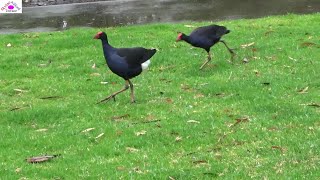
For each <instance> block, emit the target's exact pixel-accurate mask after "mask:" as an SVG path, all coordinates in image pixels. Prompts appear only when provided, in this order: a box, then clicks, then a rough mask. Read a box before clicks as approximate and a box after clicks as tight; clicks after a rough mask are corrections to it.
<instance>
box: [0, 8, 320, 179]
mask: <svg viewBox="0 0 320 180" xmlns="http://www.w3.org/2000/svg"><path fill="white" fill-rule="evenodd" d="M319 22H320V14H319V13H318V14H312V15H292V14H290V15H286V16H274V17H267V18H262V19H250V20H233V21H223V22H216V23H218V24H220V25H225V26H227V27H228V29H230V30H231V33H230V34H228V35H226V36H225V37H224V40H225V41H226V42H227V43H228V45H229V46H230V47H233V48H236V52H237V57H236V59H235V63H234V64H233V65H232V64H230V63H228V62H227V61H226V60H227V59H229V57H230V55H229V53H228V51H227V50H226V48H225V47H224V46H223V45H222V44H217V45H215V46H214V47H213V48H212V52H211V53H212V54H214V55H213V60H212V61H211V62H210V63H209V66H207V67H206V68H205V69H204V70H202V71H199V67H200V65H201V64H202V63H203V62H204V60H205V58H206V53H205V51H203V50H201V49H196V48H192V47H191V46H190V45H188V44H186V43H176V42H175V38H176V36H177V31H182V32H185V33H189V32H191V31H192V29H193V28H190V27H188V26H185V25H192V26H201V25H207V24H211V22H201V23H195V22H185V23H179V24H169V23H168V24H150V25H143V26H128V27H115V28H102V29H79V28H75V29H70V30H67V31H63V32H50V33H49V32H44V33H28V34H13V35H1V48H0V56H1V59H0V129H1V131H0V137H1V140H0V147H1V148H0V155H1V163H0V164H1V166H0V177H1V179H21V178H27V179H152V178H153V179H169V178H174V179H212V178H222V179H235V178H237V179H247V178H255V179H256V178H257V179H262V178H266V179H276V178H280V179H303V178H304V179H317V178H319V177H320V168H319V167H320V148H319V147H320V139H319V137H320V128H319V127H320V121H319V120H320V119H319V117H320V109H319V107H316V106H308V105H311V103H314V105H317V104H318V105H319V104H320V78H319V77H320V76H319V73H320V61H319V55H320V53H319V52H320V49H319V48H320V37H319V32H320V24H319ZM100 30H103V31H106V32H107V33H108V36H109V42H110V43H111V44H112V45H114V46H115V47H134V46H143V47H148V48H151V47H153V48H158V49H159V51H158V52H157V54H156V55H155V56H154V57H153V58H152V64H151V66H150V69H149V70H148V71H147V72H144V73H143V74H141V75H140V76H138V77H136V78H135V79H133V80H132V82H133V83H134V85H135V93H136V100H137V103H136V104H130V95H129V91H128V92H125V93H122V94H120V95H118V96H117V101H116V102H113V101H110V102H107V103H105V104H99V105H97V104H95V103H96V102H97V101H99V100H100V99H102V98H104V97H105V96H107V95H109V94H110V93H112V92H115V91H117V90H119V89H121V88H122V87H123V85H124V81H123V79H121V78H119V77H118V76H116V75H114V74H112V73H111V72H110V70H108V69H107V68H106V65H105V60H104V57H103V54H102V47H101V42H100V41H97V40H93V39H92V38H93V36H94V35H95V34H96V33H97V32H98V31H100ZM253 42H254V44H253V45H252V46H249V47H243V46H242V45H245V44H250V43H253ZM9 43H11V47H7V44H9ZM244 59H247V60H248V61H249V62H248V63H243V60H244ZM49 60H51V61H52V63H51V64H50V65H48V66H44V67H42V66H41V65H40V64H45V63H47V62H48V61H49ZM94 63H96V66H97V68H95V69H93V68H91V66H92V65H93V64H94ZM39 66H40V67H39ZM101 82H108V84H101ZM306 88H308V89H306ZM303 89H306V90H305V91H304V93H300V92H299V91H301V90H302V91H303ZM48 96H59V97H60V98H52V99H41V98H43V97H48ZM14 108H17V109H14ZM19 108H20V109H19ZM117 116H124V117H123V118H115V117H117ZM190 120H193V121H190ZM149 121H150V122H149ZM194 121H196V122H194ZM146 122H149V123H146ZM236 122H239V123H236ZM88 128H95V129H94V130H92V131H89V132H82V131H83V130H85V129H88ZM39 129H40V131H39ZM41 129H45V130H43V131H41ZM139 132H140V133H142V134H140V135H139V136H138V135H137V133H139ZM143 132H145V133H143ZM101 133H104V134H103V135H102V136H101V137H100V138H96V137H97V136H98V135H99V134H101ZM44 154H61V155H62V156H61V157H59V158H56V159H53V160H52V161H50V162H46V163H42V164H29V163H27V162H26V161H25V158H28V157H32V156H38V155H44Z"/></svg>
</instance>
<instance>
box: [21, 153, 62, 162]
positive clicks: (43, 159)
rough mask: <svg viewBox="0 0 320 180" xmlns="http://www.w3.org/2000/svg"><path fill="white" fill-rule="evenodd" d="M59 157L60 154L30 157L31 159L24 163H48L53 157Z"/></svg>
mask: <svg viewBox="0 0 320 180" xmlns="http://www.w3.org/2000/svg"><path fill="white" fill-rule="evenodd" d="M58 156H60V154H57V155H45V156H36V157H31V158H27V159H26V161H27V162H28V163H42V162H46V161H49V160H51V159H53V158H55V157H58Z"/></svg>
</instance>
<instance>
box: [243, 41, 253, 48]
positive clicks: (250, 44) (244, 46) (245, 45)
mask: <svg viewBox="0 0 320 180" xmlns="http://www.w3.org/2000/svg"><path fill="white" fill-rule="evenodd" d="M254 44H255V43H254V42H252V43H248V44H242V45H241V47H242V48H247V47H250V46H252V45H254Z"/></svg>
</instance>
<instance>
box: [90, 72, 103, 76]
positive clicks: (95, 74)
mask: <svg viewBox="0 0 320 180" xmlns="http://www.w3.org/2000/svg"><path fill="white" fill-rule="evenodd" d="M90 76H101V74H100V73H91V74H90Z"/></svg>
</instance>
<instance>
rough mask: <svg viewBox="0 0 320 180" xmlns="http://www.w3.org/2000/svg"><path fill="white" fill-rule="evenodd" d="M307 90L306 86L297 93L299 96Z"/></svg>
mask: <svg viewBox="0 0 320 180" xmlns="http://www.w3.org/2000/svg"><path fill="white" fill-rule="evenodd" d="M308 89H309V86H307V87H305V88H302V89H300V90H299V91H298V93H300V94H304V93H308V92H307V91H308Z"/></svg>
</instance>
